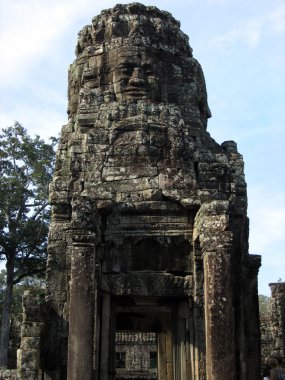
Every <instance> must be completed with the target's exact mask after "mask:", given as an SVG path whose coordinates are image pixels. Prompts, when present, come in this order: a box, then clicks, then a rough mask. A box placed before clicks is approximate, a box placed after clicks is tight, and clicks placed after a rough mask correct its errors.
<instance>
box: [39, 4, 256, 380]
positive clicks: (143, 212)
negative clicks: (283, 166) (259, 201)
mask: <svg viewBox="0 0 285 380" xmlns="http://www.w3.org/2000/svg"><path fill="white" fill-rule="evenodd" d="M68 101H69V106H68V114H69V121H68V124H67V125H65V126H63V128H62V133H61V140H60V144H59V147H58V152H57V163H56V168H55V174H54V179H53V182H52V184H51V188H50V198H51V203H52V205H53V209H52V210H53V211H52V223H51V228H50V235H49V255H48V265H47V294H46V309H47V312H46V313H47V315H48V318H47V321H46V329H45V331H46V333H45V335H44V337H43V344H42V368H43V371H44V373H45V376H46V377H45V379H51V380H65V379H68V380H91V379H92V380H93V379H96V380H98V379H100V380H112V379H118V378H120V379H123V378H125V379H127V378H130V377H128V373H127V371H126V373H125V377H119V375H118V371H117V369H116V365H115V362H116V336H117V335H118V334H121V336H124V335H122V334H124V333H125V334H131V333H133V334H134V335H133V336H137V337H138V342H139V337H140V336H142V335H140V334H151V335H149V336H151V339H153V340H152V342H154V343H153V344H155V345H156V350H157V358H158V360H157V375H156V376H157V379H160V380H174V379H175V380H176V379H177V380H186V379H187V380H190V379H192V380H206V379H207V380H217V379H222V380H245V379H247V380H255V379H259V367H260V342H259V322H258V303H257V273H258V268H259V265H260V257H259V256H252V255H249V254H248V219H247V211H246V210H247V195H246V183H245V179H244V173H243V159H242V156H241V155H240V154H239V153H238V151H237V146H236V143H235V142H233V141H227V142H224V143H223V144H222V145H219V144H218V143H216V142H215V141H214V140H213V139H212V138H211V137H210V135H209V133H208V132H207V131H206V127H207V119H208V118H209V117H210V116H211V113H210V110H209V107H208V104H207V93H206V86H205V81H204V76H203V72H202V69H201V66H200V65H199V63H198V62H197V61H196V59H194V58H193V56H192V49H191V48H190V46H189V43H188V37H187V36H186V35H185V34H183V33H182V32H181V31H180V24H179V22H178V21H176V20H175V19H174V18H173V17H172V16H171V15H170V14H169V13H168V12H164V11H160V10H158V9H157V8H156V7H150V6H144V5H141V4H138V3H132V4H129V5H117V6H115V7H114V8H113V9H108V10H105V11H103V12H102V13H101V14H100V15H99V16H96V17H95V18H93V20H92V24H91V25H88V26H86V27H84V28H83V29H82V30H81V31H80V33H79V37H78V44H77V47H76V60H75V61H74V63H73V64H72V65H71V66H70V68H69V83H68ZM125 336H127V335H125ZM128 336H129V335H128ZM153 344H152V347H153ZM120 355H121V359H120V360H121V362H122V361H123V355H122V353H120ZM121 364H122V363H121ZM121 364H120V365H121Z"/></svg>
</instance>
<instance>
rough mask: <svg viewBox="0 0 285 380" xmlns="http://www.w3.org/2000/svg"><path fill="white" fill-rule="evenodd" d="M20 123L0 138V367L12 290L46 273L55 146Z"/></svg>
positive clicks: (6, 340)
mask: <svg viewBox="0 0 285 380" xmlns="http://www.w3.org/2000/svg"><path fill="white" fill-rule="evenodd" d="M56 142H57V140H56V139H55V138H51V143H50V144H46V143H45V142H44V141H43V140H41V139H40V137H39V136H36V137H35V138H31V137H30V136H29V135H28V133H27V131H26V130H25V128H23V127H22V126H21V124H19V123H18V122H15V124H14V125H13V126H12V127H9V128H7V129H2V134H0V259H1V260H6V284H5V295H4V300H3V311H2V327H1V341H0V367H4V368H5V367H6V366H7V355H8V344H9V333H10V315H11V304H12V295H13V286H14V285H15V284H17V283H19V282H20V281H22V280H23V279H24V278H25V277H27V276H32V275H37V276H41V275H43V274H44V271H45V261H46V246H47V233H48V223H49V217H50V210H49V205H48V184H49V182H50V181H51V176H52V171H53V164H54V158H55V153H54V145H55V144H56Z"/></svg>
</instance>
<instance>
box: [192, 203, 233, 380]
mask: <svg viewBox="0 0 285 380" xmlns="http://www.w3.org/2000/svg"><path fill="white" fill-rule="evenodd" d="M228 209H229V204H228V202H227V201H214V202H211V203H208V204H204V205H203V206H202V207H201V209H200V210H199V212H198V213H197V216H196V220H195V231H194V238H195V237H196V238H197V236H199V240H200V245H201V251H202V255H203V264H204V295H205V300H204V302H205V335H206V373H207V376H206V378H207V380H220V379H227V380H234V379H236V365H235V335H234V312H233V302H232V278H231V272H232V268H231V253H232V233H231V232H230V231H229V212H228ZM195 235H196V236H195ZM237 270H238V268H237Z"/></svg>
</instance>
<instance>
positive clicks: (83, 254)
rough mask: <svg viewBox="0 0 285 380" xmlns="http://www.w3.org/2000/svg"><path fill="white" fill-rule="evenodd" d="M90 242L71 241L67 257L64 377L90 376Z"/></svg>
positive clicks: (75, 379) (88, 378)
mask: <svg viewBox="0 0 285 380" xmlns="http://www.w3.org/2000/svg"><path fill="white" fill-rule="evenodd" d="M94 253H95V248H94V245H93V244H91V243H89V244H80V243H74V245H73V252H72V258H71V280H70V306H69V339H68V368H67V379H68V380H81V379H84V380H91V379H92V378H93V372H94V369H93V333H94V269H93V260H94Z"/></svg>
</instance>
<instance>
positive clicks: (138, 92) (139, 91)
mask: <svg viewBox="0 0 285 380" xmlns="http://www.w3.org/2000/svg"><path fill="white" fill-rule="evenodd" d="M125 92H127V93H128V94H129V95H133V96H143V95H147V94H148V93H149V90H146V89H144V88H138V87H128V88H126V90H125Z"/></svg>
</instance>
